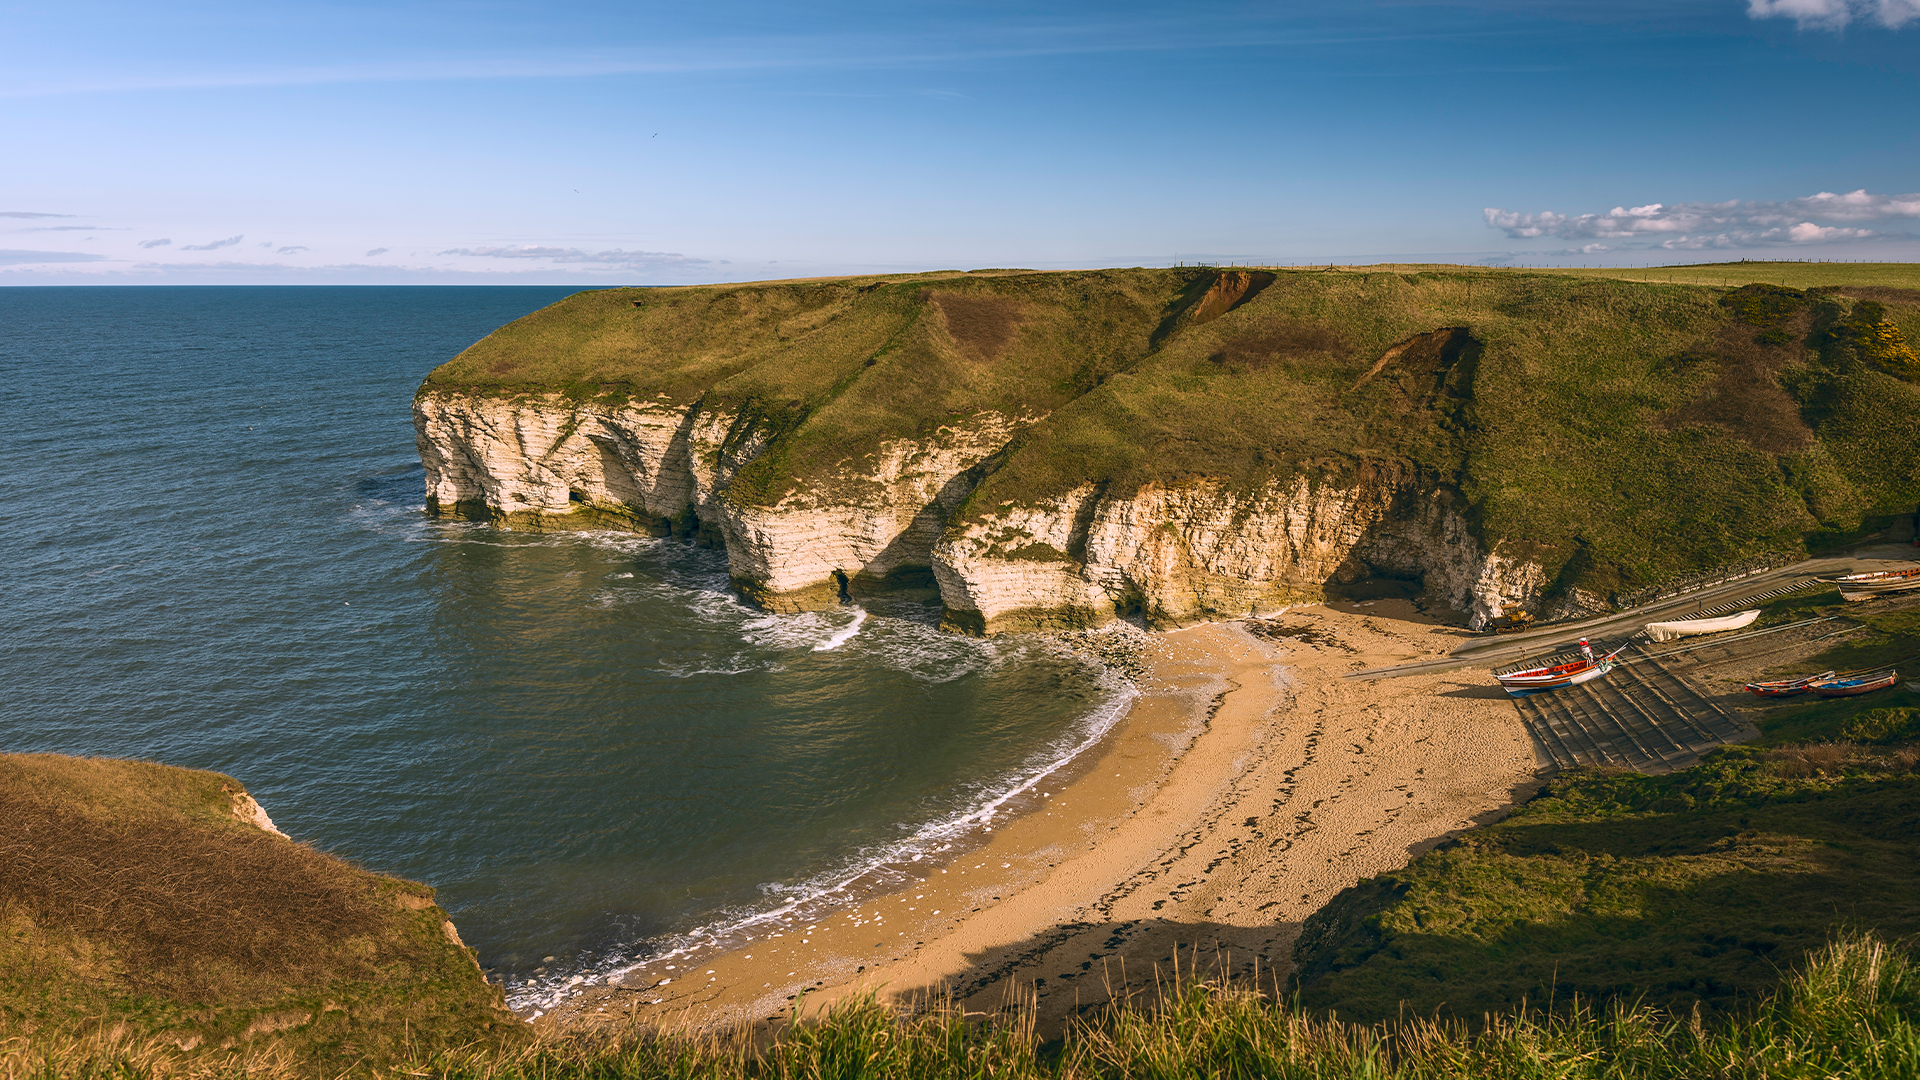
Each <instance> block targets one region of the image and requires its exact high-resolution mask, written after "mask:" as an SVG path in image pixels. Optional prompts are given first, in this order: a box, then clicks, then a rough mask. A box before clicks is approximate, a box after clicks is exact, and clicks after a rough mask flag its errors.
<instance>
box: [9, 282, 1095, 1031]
mask: <svg viewBox="0 0 1920 1080" xmlns="http://www.w3.org/2000/svg"><path fill="white" fill-rule="evenodd" d="M570 291H572V290H568V289H562V288H497V287H496V288H344V287H343V288H94V289H87V288H50V289H34V288H10V289H0V417H4V424H3V425H0V447H4V450H5V463H6V464H5V468H4V469H3V470H0V507H3V508H4V515H5V524H6V537H7V542H6V557H5V559H4V561H3V562H0V583H3V584H4V598H0V749H4V750H7V751H58V752H62V753H70V754H93V755H105V756H116V757H141V758H149V759H153V760H158V761H164V762H167V763H169V764H175V765H183V766H191V767H195V768H206V769H216V770H219V771H222V772H226V773H230V774H232V775H233V776H235V777H238V778H239V779H240V780H241V781H243V782H244V783H246V785H247V786H248V788H249V789H250V790H251V791H252V792H253V793H254V794H255V795H256V796H257V797H258V798H259V799H260V801H261V802H262V804H263V805H265V806H266V808H267V809H268V811H269V813H270V814H271V815H272V816H273V818H274V820H275V822H276V823H277V824H278V825H279V826H280V827H281V828H282V829H284V830H285V831H287V832H288V833H290V834H292V835H293V836H295V837H297V838H299V839H302V840H305V841H309V842H311V843H313V844H315V845H317V846H319V847H321V848H323V849H326V850H329V851H333V852H335V853H338V854H340V855H343V856H347V857H350V858H353V859H356V860H359V861H360V862H362V863H364V864H365V865H367V866H369V867H372V868H374V869H377V870H382V871H386V872H390V873H395V874H400V875H404V876H407V877H411V878H414V879H417V880H421V881H426V882H429V883H431V884H433V885H435V886H437V887H438V889H439V895H440V899H441V902H442V903H443V904H444V905H445V906H446V907H447V908H448V909H449V910H450V911H451V912H452V913H453V916H454V919H455V920H456V922H457V923H458V924H459V926H460V930H461V933H462V935H463V936H464V937H465V939H466V941H467V943H468V944H470V945H473V946H475V947H476V948H477V949H478V950H479V952H480V956H481V961H482V963H483V964H484V965H485V966H487V967H488V968H489V969H491V970H492V971H494V972H495V973H496V974H497V976H498V977H500V978H502V979H504V980H505V981H507V982H508V983H509V985H510V986H511V987H512V988H513V989H512V995H513V997H512V999H513V1000H515V1001H516V1002H517V1003H520V1004H523V1005H524V1004H532V1003H536V1002H537V1001H540V1000H544V999H545V997H548V996H550V995H551V993H552V991H553V989H554V988H555V987H557V986H561V985H564V984H565V983H566V982H568V981H570V980H572V979H573V978H575V977H577V976H581V975H585V976H588V977H589V978H592V977H597V976H599V975H602V974H604V973H605V972H606V971H608V970H612V969H615V968H617V967H619V966H620V965H621V964H623V963H625V962H628V961H630V960H632V959H634V958H636V957H640V956H645V955H650V954H653V953H657V952H660V951H664V950H668V949H672V948H676V947H680V946H684V945H686V944H687V943H689V942H698V941H701V940H708V939H710V938H711V937H713V936H714V935H720V936H722V937H724V936H725V934H726V932H727V931H728V929H729V928H730V927H737V926H738V925H740V924H741V922H742V921H743V920H751V919H753V918H755V917H756V916H760V917H764V916H765V915H766V913H768V912H773V911H777V910H780V909H781V908H782V907H783V906H785V905H790V904H793V903H796V902H805V901H808V899H809V898H815V897H818V896H820V895H821V894H822V893H823V892H825V893H827V894H828V895H830V891H831V889H832V887H833V886H835V885H836V884H840V883H842V882H845V881H846V880H848V879H849V878H851V877H852V876H854V875H856V874H859V873H861V872H862V871H863V870H871V869H872V868H874V867H881V866H885V865H891V864H898V863H900V862H903V861H909V860H911V859H912V858H913V856H914V855H915V854H924V853H927V852H930V851H937V850H939V849H940V848H941V847H942V846H944V845H949V844H953V843H957V842H961V840H962V838H963V837H964V834H965V833H966V832H967V831H968V830H969V829H971V828H975V827H977V826H979V825H980V824H981V821H982V818H983V816H984V815H985V814H986V813H990V812H991V810H992V809H993V808H994V807H995V806H997V805H998V802H999V801H1000V800H1003V799H1004V798H1005V797H1006V796H1007V794H1008V793H1009V792H1012V791H1015V790H1016V789H1019V788H1020V787H1021V786H1022V785H1023V784H1025V783H1027V782H1029V781H1030V780H1032V779H1033V778H1034V777H1035V776H1036V775H1037V774H1038V773H1039V772H1040V771H1041V770H1044V769H1045V768H1047V767H1049V765H1051V764H1053V763H1057V762H1058V761H1060V760H1061V759H1062V758H1063V757H1064V756H1066V755H1069V754H1071V753H1072V752H1073V750H1074V748H1075V747H1079V746H1082V745H1085V744H1086V743H1087V741H1088V740H1089V739H1091V738H1094V737H1096V736H1097V735H1098V733H1099V731H1100V730H1102V728H1103V727H1104V725H1106V724H1108V723H1110V722H1111V721H1112V719H1113V718H1114V717H1115V716H1116V715H1117V713H1118V711H1119V709H1120V707H1121V705H1122V704H1123V702H1124V697H1125V693H1126V691H1125V688H1124V687H1119V686H1115V685H1112V684H1109V683H1106V682H1103V681H1102V678H1101V677H1100V676H1099V675H1098V673H1097V672H1095V671H1093V670H1091V669H1090V668H1088V667H1087V666H1085V665H1084V664H1082V663H1081V662H1080V661H1078V660H1076V659H1074V658H1073V657H1071V656H1068V655H1065V654H1063V653H1060V652H1058V651H1057V650H1053V649H1051V648H1050V647H1049V646H1047V645H1045V644H1043V643H1037V642H1010V641H1002V640H995V641H980V640H974V639H969V638H963V637H957V636H954V635H950V634H942V633H939V632H938V631H937V630H935V629H934V628H933V626H932V619H933V616H934V615H935V614H936V613H935V612H932V611H930V610H928V609H926V608H922V607H917V606H907V607H897V608H881V609H876V610H875V611H873V612H868V611H865V610H862V609H855V608H846V609H842V610H838V611H832V612H824V613H816V614H809V615H801V616H771V615H767V614H764V613H761V612H757V611H754V610H751V609H749V608H747V607H745V606H743V605H742V604H741V603H740V602H739V601H738V600H736V599H735V598H734V597H733V596H732V595H731V594H730V593H729V592H728V591H727V587H726V564H725V559H724V556H723V555H722V554H721V553H719V552H716V551H711V550H705V549H700V548H695V547H691V546H689V545H687V544H685V543H682V542H677V541H663V540H651V539H641V538H635V537H632V536H625V535H619V534H611V533H583V534H568V535H527V534H515V533H508V532H501V531H497V530H494V529H491V528H488V527H485V526H479V525H473V524H468V523H452V522H445V521H438V520H433V519H429V518H427V517H426V516H425V514H424V513H423V508H422V505H421V504H422V501H423V498H422V477H421V471H420V465H419V461H418V458H417V457H416V455H415V451H414V444H413V429H412V424H411V420H410V416H409V412H408V405H409V401H410V399H411V397H412V394H413V391H414V388H415V387H416V386H417V385H418V384H419V381H420V379H421V378H422V377H423V376H424V375H425V374H426V372H427V371H428V370H430V369H431V368H432V367H433V366H434V365H435V364H438V363H439V362H441V361H442V360H444V359H446V358H448V357H450V356H452V355H453V354H454V353H455V352H457V351H459V350H460V349H461V348H463V347H465V346H466V345H467V344H469V343H471V342H472V341H474V340H476V339H478V338H479V337H481V336H483V335H484V334H486V333H487V332H488V331H490V330H492V329H493V328H494V327H496V326H498V325H500V324H502V323H504V322H507V321H509V320H511V319H513V318H516V317H518V316H520V315H522V314H525V313H526V312H529V311H532V310H534V309H536V308H539V307H542V306H544V305H546V304H548V303H551V302H552V301H554V300H557V299H559V298H560V297H562V296H564V295H566V294H567V293H568V292H570ZM546 957H553V958H554V959H553V960H552V961H550V962H549V961H547V960H546V959H545V958H546Z"/></svg>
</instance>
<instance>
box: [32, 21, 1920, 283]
mask: <svg viewBox="0 0 1920 1080" xmlns="http://www.w3.org/2000/svg"><path fill="white" fill-rule="evenodd" d="M1916 115H1920V0H1664V2H1660V0H1611V2H1598V0H1594V2H1589V0H1529V2H1522V0H1434V2H1423V0H1340V2H1322V0H1299V2H1265V3H1241V2H1235V0H1223V2H1217V3H1209V4H1191V5H1173V4H1167V3H1164V2H1160V3H1136V2H1132V0H1114V2H1108V3H1099V4H1091V3H1085V4H1083V3H1044V2H1027V3H1015V2H1000V0H978V2H963V0H887V2H884V3H868V2H854V0H847V2H827V3H814V2H806V0H785V2H778V3H775V2H766V3H762V2H745V3H740V2H728V0H706V2H703V3H688V2H680V3H674V4H663V3H653V2H650V0H624V2H617V3H604V2H601V0H571V2H569V3H566V4H558V3H530V2H516V0H460V2H451V0H449V2H404V0H402V2H385V3H351V2H340V3H320V2H313V0H286V2H279V3H269V4H263V3H259V2H258V0H248V2H245V3H239V2H228V0H207V2H170V0H143V2H141V3H115V2H95V0H64V2H62V3H60V4H48V3H45V2H43V0H41V2H35V3H31V4H28V3H18V2H13V0H0V284H56V283H82V284H84V283H101V284H108V283H151V284H169V283H179V284H189V283H204V284H247V283H289V284H292V283H365V284H408V283H421V284H430V283H487V282H498V283H502V284H509V283H512V284H522V283H526V284H531V283H552V284H575V283H584V284H594V283H607V284H615V283H619V284H678V283H691V282H708V281H744V280H756V279H763V278H784V277H802V276H813V275H822V274H844V273H896V272H904V271H911V270H937V269H975V268H982V267H1031V268H1035V269H1056V268H1068V267H1096V266H1157V265H1171V264H1176V263H1194V262H1205V263H1240V264H1293V263H1310V262H1323V263H1324V262H1340V263H1372V262H1390V261H1445V262H1466V263H1489V264H1502V265H1614V266H1619V265H1648V264H1654V265H1658V264H1667V263H1676V262H1701V261H1718V260H1723V259H1738V258H1767V259H1847V260H1874V261H1882V260H1920V124H1917V123H1916V122H1915V119H1914V118H1915V116H1916Z"/></svg>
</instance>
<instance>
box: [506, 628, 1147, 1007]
mask: <svg viewBox="0 0 1920 1080" xmlns="http://www.w3.org/2000/svg"><path fill="white" fill-rule="evenodd" d="M865 614H866V613H865V612H861V615H862V616H863V617H864V616H865ZM849 636H851V635H849ZM816 647H817V646H816ZM1139 696H1140V691H1139V688H1138V687H1136V686H1134V685H1133V683H1132V682H1130V681H1125V682H1123V683H1122V685H1121V688H1120V690H1119V692H1118V693H1117V694H1116V695H1115V696H1114V698H1113V699H1112V700H1111V701H1108V702H1106V703H1105V704H1104V705H1103V706H1101V707H1100V708H1097V709H1095V710H1094V711H1092V712H1091V713H1089V714H1087V718H1086V720H1087V723H1086V724H1085V726H1084V727H1082V729H1081V731H1082V732H1083V734H1082V736H1081V738H1080V739H1079V741H1078V742H1076V743H1075V744H1074V745H1073V746H1072V747H1070V748H1069V749H1067V750H1066V751H1065V752H1064V753H1060V754H1059V755H1058V756H1057V757H1055V758H1054V759H1053V760H1051V761H1049V762H1047V763H1045V764H1043V765H1041V766H1040V767H1039V768H1038V769H1037V770H1035V771H1034V772H1031V773H1028V774H1026V775H1025V776H1024V777H1019V776H1017V775H1016V777H1013V778H1011V779H1014V780H1015V781H1016V782H1015V784H1014V786H1012V787H1011V788H1009V789H1007V790H1004V791H1002V792H1001V793H1000V794H998V795H996V796H994V797H992V798H990V799H987V800H986V801H984V802H982V803H979V804H976V805H975V806H974V807H973V808H972V809H971V810H965V811H962V812H959V813H955V814H952V815H949V816H948V817H946V818H942V819H940V820H937V821H930V822H928V823H927V824H925V825H922V826H921V827H920V828H919V829H918V830H916V831H915V832H914V834H913V836H911V837H909V838H908V839H907V840H905V841H903V842H900V843H897V844H893V845H889V846H888V847H887V848H886V849H885V851H883V852H882V853H880V854H878V855H875V856H872V857H869V858H867V859H863V860H861V861H860V862H859V863H856V864H855V865H853V866H850V867H842V868H840V869H839V870H838V871H835V872H832V873H831V875H830V876H828V875H822V876H823V877H825V878H826V880H824V881H822V880H820V879H819V878H816V879H815V882H817V883H805V884H802V885H801V886H800V887H799V888H797V889H796V890H794V894H793V895H792V897H791V898H790V899H788V900H786V901H785V902H783V903H781V904H779V905H778V906H776V907H774V908H772V909H770V910H767V911H762V912H757V913H754V914H751V915H747V916H744V917H736V918H734V919H731V920H728V921H723V922H719V923H709V924H707V925H705V926H699V927H695V928H694V929H692V930H689V931H686V932H685V933H682V934H676V935H673V938H671V939H669V940H673V939H678V942H679V944H674V945H672V946H671V947H670V948H668V949H667V950H666V951H664V952H661V953H656V954H654V955H652V956H648V957H646V958H645V959H634V960H631V961H627V962H625V963H620V962H616V963H615V966H613V967H611V968H610V969H607V970H602V971H591V969H589V970H588V971H583V972H579V973H576V974H574V975H573V976H571V977H570V978H568V979H566V980H565V981H558V980H555V981H549V982H548V983H547V984H546V985H544V986H540V985H536V986H531V987H527V986H523V987H522V988H521V991H520V993H519V994H518V995H515V994H514V993H513V992H512V988H508V995H507V1005H508V1007H509V1008H515V1009H525V1008H539V1009H542V1010H545V1009H552V1008H554V1007H556V1006H558V1005H559V1004H561V1003H562V1002H564V1001H566V1000H567V999H568V998H570V997H572V996H573V993H574V992H575V991H577V990H581V989H584V988H586V987H590V986H593V985H595V984H598V983H604V984H606V985H608V986H613V985H615V984H617V983H619V982H620V980H622V979H624V978H626V977H627V976H628V975H630V974H632V973H633V972H635V971H638V970H639V969H641V968H644V967H649V966H652V965H655V964H662V963H664V962H666V961H669V960H680V959H683V958H685V959H692V958H693V957H695V956H699V955H710V954H711V953H712V952H713V951H716V950H717V951H722V952H724V951H730V950H732V949H738V948H742V947H744V945H745V943H746V942H748V941H752V940H753V935H754V934H759V933H767V932H771V930H772V929H774V928H775V927H777V926H778V925H779V924H780V923H782V922H784V921H786V920H789V919H791V918H793V917H794V916H795V915H796V914H797V913H799V912H801V911H803V910H805V909H807V908H809V907H810V906H812V905H815V904H826V905H828V906H829V907H836V906H838V903H836V900H837V898H838V897H844V896H845V895H846V894H847V892H848V890H849V889H850V888H851V887H852V886H854V885H855V884H856V883H857V882H859V881H860V880H861V879H862V878H864V877H866V876H867V875H869V874H874V873H879V872H883V871H885V870H886V869H887V868H888V867H892V866H898V865H899V864H903V863H912V862H919V861H921V860H922V859H923V858H924V856H926V855H928V854H937V853H938V852H939V851H942V850H946V848H945V847H944V846H942V847H936V845H943V844H944V845H949V846H950V845H951V844H953V843H954V842H956V841H958V840H960V839H962V838H963V837H964V836H965V835H966V834H967V833H968V832H970V831H972V830H973V829H976V828H977V829H984V830H985V831H988V832H991V831H992V824H993V819H994V816H995V815H996V814H999V813H1000V812H1001V810H1002V809H1003V808H1004V807H1005V806H1006V804H1007V803H1008V802H1009V801H1010V800H1012V799H1014V798H1017V797H1018V796H1020V795H1023V794H1026V793H1027V792H1030V791H1032V790H1034V788H1036V787H1037V786H1038V785H1039V783H1040V782H1041V781H1042V780H1045V779H1047V778H1048V777H1049V776H1052V775H1053V774H1054V773H1057V772H1059V771H1060V770H1061V769H1063V768H1065V767H1066V766H1067V765H1069V764H1071V763H1072V762H1073V761H1074V759H1075V758H1077V757H1079V756H1080V755H1081V754H1084V753H1086V752H1087V751H1088V750H1091V749H1092V748H1093V747H1095V746H1096V745H1098V744H1099V742H1100V740H1101V739H1103V738H1105V737H1106V735H1107V733H1108V732H1109V731H1112V730H1113V727H1114V725H1115V724H1118V723H1119V722H1120V720H1121V718H1123V717H1125V716H1126V714H1127V710H1128V708H1129V707H1130V706H1132V704H1133V702H1134V699H1136V698H1138V697H1139ZM839 902H840V903H844V900H840V901H839Z"/></svg>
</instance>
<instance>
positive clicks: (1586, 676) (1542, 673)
mask: <svg viewBox="0 0 1920 1080" xmlns="http://www.w3.org/2000/svg"><path fill="white" fill-rule="evenodd" d="M1625 649H1626V646H1625V645H1622V646H1620V648H1618V649H1615V650H1613V651H1612V652H1610V653H1608V654H1607V655H1605V656H1595V655H1593V650H1592V649H1590V648H1589V647H1588V646H1587V640H1586V639H1585V638H1581V639H1580V652H1581V654H1582V655H1581V658H1580V659H1578V660H1572V661H1569V662H1567V663H1564V664H1554V665H1551V666H1549V667H1536V668H1527V669H1525V670H1523V671H1504V672H1503V671H1496V672H1494V673H1493V677H1494V678H1495V679H1497V680H1499V682H1500V688H1501V689H1502V690H1505V691H1506V692H1507V693H1509V694H1511V695H1513V696H1514V697H1527V696H1528V695H1530V694H1538V693H1540V692H1541V691H1543V690H1560V689H1563V688H1565V687H1568V686H1579V685H1580V684H1581V683H1584V682H1592V681H1593V680H1594V679H1597V678H1599V677H1600V676H1602V675H1605V674H1606V673H1607V672H1609V671H1612V670H1613V666H1614V658H1615V657H1617V656H1619V655H1620V653H1621V652H1622V651H1623V650H1625Z"/></svg>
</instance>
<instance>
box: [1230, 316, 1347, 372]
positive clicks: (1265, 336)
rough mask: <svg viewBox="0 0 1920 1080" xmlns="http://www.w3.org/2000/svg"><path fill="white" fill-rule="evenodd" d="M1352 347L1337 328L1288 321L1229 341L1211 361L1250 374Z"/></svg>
mask: <svg viewBox="0 0 1920 1080" xmlns="http://www.w3.org/2000/svg"><path fill="white" fill-rule="evenodd" d="M1349 347H1350V346H1349V343H1348V341H1347V337H1346V335H1344V334H1342V333H1341V332H1340V331H1339V330H1338V329H1336V328H1334V327H1331V326H1326V325H1322V324H1319V323H1308V322H1291V321H1289V322H1283V323H1280V324H1277V325H1272V324H1270V325H1268V326H1265V327H1262V328H1261V329H1259V330H1253V331H1249V332H1247V333H1244V334H1240V335H1238V336H1235V337H1232V338H1228V339H1227V340H1226V341H1225V342H1224V343H1222V344H1221V346H1220V349H1219V351H1218V352H1215V353H1214V354H1213V355H1212V356H1210V357H1208V359H1210V360H1212V361H1213V362H1214V363H1216V364H1221V365H1224V366H1226V367H1230V368H1234V369H1237V370H1241V371H1248V370H1252V369H1255V368H1261V367H1265V366H1267V365H1268V364H1272V363H1275V362H1277V361H1280V360H1284V359H1286V358H1288V357H1295V356H1310V355H1325V354H1327V353H1338V352H1344V351H1346V350H1347V349H1348V348H1349Z"/></svg>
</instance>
